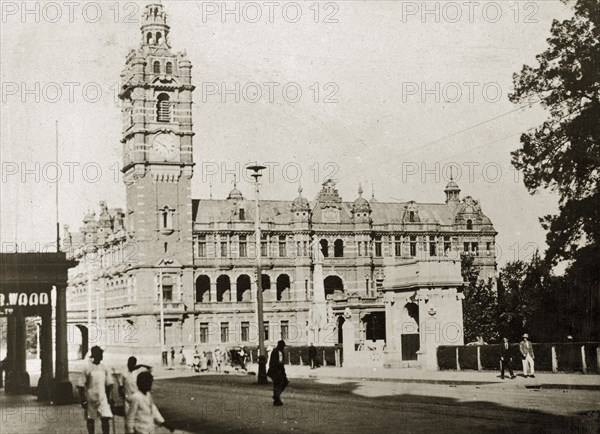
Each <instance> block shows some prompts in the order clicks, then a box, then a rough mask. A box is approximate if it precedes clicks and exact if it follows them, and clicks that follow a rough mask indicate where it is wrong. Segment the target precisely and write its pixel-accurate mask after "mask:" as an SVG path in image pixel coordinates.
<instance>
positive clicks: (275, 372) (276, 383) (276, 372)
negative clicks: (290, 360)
mask: <svg viewBox="0 0 600 434" xmlns="http://www.w3.org/2000/svg"><path fill="white" fill-rule="evenodd" d="M284 348H285V341H279V342H277V347H275V349H274V350H273V351H272V352H271V357H270V359H269V370H268V371H267V376H269V377H270V378H271V380H273V405H276V406H281V405H283V402H281V394H282V393H283V391H284V390H285V388H286V387H287V385H288V384H290V382H289V381H288V379H287V375H286V374H285V365H284V359H283V349H284Z"/></svg>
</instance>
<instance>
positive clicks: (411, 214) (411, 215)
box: [408, 211, 415, 223]
mask: <svg viewBox="0 0 600 434" xmlns="http://www.w3.org/2000/svg"><path fill="white" fill-rule="evenodd" d="M408 221H409V222H411V223H412V222H414V221H415V212H414V211H409V212H408Z"/></svg>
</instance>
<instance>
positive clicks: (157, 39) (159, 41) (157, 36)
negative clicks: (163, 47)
mask: <svg viewBox="0 0 600 434" xmlns="http://www.w3.org/2000/svg"><path fill="white" fill-rule="evenodd" d="M162 40H163V39H162V33H160V32H157V33H156V43H157V44H162Z"/></svg>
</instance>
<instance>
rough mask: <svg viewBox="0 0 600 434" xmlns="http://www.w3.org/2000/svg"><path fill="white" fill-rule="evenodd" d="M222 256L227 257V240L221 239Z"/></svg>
mask: <svg viewBox="0 0 600 434" xmlns="http://www.w3.org/2000/svg"><path fill="white" fill-rule="evenodd" d="M221 257H222V258H226V257H227V241H221Z"/></svg>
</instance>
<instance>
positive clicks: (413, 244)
mask: <svg viewBox="0 0 600 434" xmlns="http://www.w3.org/2000/svg"><path fill="white" fill-rule="evenodd" d="M410 256H412V257H415V256H417V237H416V236H414V235H412V236H411V237H410Z"/></svg>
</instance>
